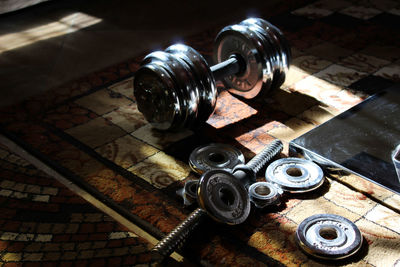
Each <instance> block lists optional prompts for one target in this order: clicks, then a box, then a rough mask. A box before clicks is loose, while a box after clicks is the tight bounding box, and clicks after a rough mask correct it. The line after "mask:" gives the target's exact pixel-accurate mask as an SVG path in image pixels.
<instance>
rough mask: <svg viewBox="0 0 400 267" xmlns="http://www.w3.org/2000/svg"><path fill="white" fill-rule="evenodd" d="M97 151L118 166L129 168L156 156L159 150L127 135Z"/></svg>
mask: <svg viewBox="0 0 400 267" xmlns="http://www.w3.org/2000/svg"><path fill="white" fill-rule="evenodd" d="M96 151H97V152H98V153H99V154H100V155H102V156H103V157H105V158H107V159H109V160H111V161H112V162H114V163H116V164H117V165H119V166H121V167H123V168H129V167H131V166H132V165H134V164H136V163H138V162H140V161H142V160H144V159H145V158H148V157H150V156H152V155H154V154H155V153H157V152H158V151H159V150H158V149H156V148H154V147H152V146H149V145H147V144H145V143H143V142H141V141H139V140H137V139H136V138H134V137H132V136H131V135H125V136H123V137H121V138H118V139H116V140H114V141H113V142H111V143H108V144H106V145H103V146H101V147H99V148H97V149H96Z"/></svg>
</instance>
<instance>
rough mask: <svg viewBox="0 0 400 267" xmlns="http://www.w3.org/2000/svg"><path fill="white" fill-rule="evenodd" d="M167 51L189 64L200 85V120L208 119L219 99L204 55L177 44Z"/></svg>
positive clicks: (198, 118)
mask: <svg viewBox="0 0 400 267" xmlns="http://www.w3.org/2000/svg"><path fill="white" fill-rule="evenodd" d="M167 51H169V52H170V53H174V54H175V55H178V56H179V57H180V58H182V59H183V60H184V61H185V62H186V63H187V64H188V65H189V66H190V69H191V71H192V73H193V75H194V77H195V78H196V83H197V84H198V86H199V95H200V101H199V102H200V103H199V112H198V115H197V120H198V121H206V120H207V119H208V118H209V117H210V116H211V114H212V113H213V112H214V109H215V104H216V101H217V89H216V85H215V80H214V77H213V75H212V73H211V70H210V67H209V66H208V64H207V61H206V60H205V59H204V57H203V56H202V55H201V54H200V53H198V52H197V51H196V50H194V49H193V48H191V47H190V46H187V45H183V44H177V45H172V46H170V47H168V49H167Z"/></svg>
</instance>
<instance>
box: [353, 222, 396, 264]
mask: <svg viewBox="0 0 400 267" xmlns="http://www.w3.org/2000/svg"><path fill="white" fill-rule="evenodd" d="M356 225H357V227H358V228H359V229H360V231H361V233H362V235H363V237H364V239H365V240H364V242H367V243H368V254H367V255H366V256H365V258H364V259H365V260H366V261H367V262H368V263H370V264H373V265H374V266H396V263H397V264H398V262H399V260H400V253H399V251H400V235H399V234H397V233H394V232H393V231H390V230H388V229H386V228H384V227H381V226H379V225H377V224H374V223H372V222H370V221H368V220H365V219H361V220H359V221H358V222H357V223H356Z"/></svg>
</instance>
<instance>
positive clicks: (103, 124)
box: [66, 118, 125, 148]
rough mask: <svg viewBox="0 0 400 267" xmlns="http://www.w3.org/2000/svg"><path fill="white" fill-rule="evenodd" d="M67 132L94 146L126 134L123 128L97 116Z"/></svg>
mask: <svg viewBox="0 0 400 267" xmlns="http://www.w3.org/2000/svg"><path fill="white" fill-rule="evenodd" d="M66 132H67V133H68V134H70V135H72V136H73V137H75V138H76V139H78V140H79V141H81V142H82V143H84V144H86V145H88V146H90V147H92V148H94V147H97V146H100V145H103V144H105V143H108V142H110V141H112V140H114V139H116V138H118V137H121V136H123V135H124V134H125V132H124V131H123V130H121V129H120V128H118V127H117V126H115V125H113V124H112V123H110V122H109V121H107V120H105V119H104V118H96V119H94V120H91V121H89V122H88V123H85V124H81V125H79V126H76V127H74V128H70V129H68V130H66Z"/></svg>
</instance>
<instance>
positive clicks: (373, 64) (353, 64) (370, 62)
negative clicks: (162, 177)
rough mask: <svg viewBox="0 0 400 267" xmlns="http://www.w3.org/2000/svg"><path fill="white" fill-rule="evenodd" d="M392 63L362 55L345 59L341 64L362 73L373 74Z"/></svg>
mask: <svg viewBox="0 0 400 267" xmlns="http://www.w3.org/2000/svg"><path fill="white" fill-rule="evenodd" d="M389 63H390V61H388V60H384V59H381V58H377V57H374V56H369V55H365V54H361V53H357V54H353V55H351V56H349V57H346V58H345V59H343V60H342V61H341V62H340V64H341V65H343V66H345V67H348V68H352V69H355V70H358V71H361V72H366V73H373V72H375V71H376V70H378V69H379V68H381V67H383V66H385V65H387V64H389Z"/></svg>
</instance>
